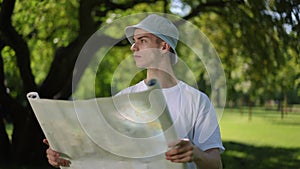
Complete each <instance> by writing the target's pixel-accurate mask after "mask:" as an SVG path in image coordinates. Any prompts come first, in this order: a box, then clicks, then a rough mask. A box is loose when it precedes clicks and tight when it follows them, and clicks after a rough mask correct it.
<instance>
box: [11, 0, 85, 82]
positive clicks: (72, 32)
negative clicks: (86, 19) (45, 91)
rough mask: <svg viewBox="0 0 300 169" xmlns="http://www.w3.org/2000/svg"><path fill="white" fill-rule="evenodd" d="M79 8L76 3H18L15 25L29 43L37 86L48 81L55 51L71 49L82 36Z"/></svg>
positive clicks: (72, 1)
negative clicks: (79, 31)
mask: <svg viewBox="0 0 300 169" xmlns="http://www.w3.org/2000/svg"><path fill="white" fill-rule="evenodd" d="M78 5H79V4H78V2H77V1H76V0H71V1H69V0H61V1H56V0H50V1H39V0H32V1H19V2H18V3H16V6H15V11H14V13H15V14H14V15H13V16H12V24H13V26H14V27H15V29H16V30H17V31H18V33H19V34H21V35H22V36H23V38H24V39H25V40H26V41H27V44H28V48H29V50H30V52H31V53H30V54H31V56H30V57H31V68H32V71H33V74H34V75H35V81H36V83H37V84H41V83H42V82H43V80H44V79H45V77H46V75H47V73H48V71H49V69H50V65H51V64H50V63H51V62H52V60H53V57H54V54H55V50H56V49H57V48H59V47H62V46H67V45H68V44H69V43H70V42H71V41H72V40H73V39H74V38H76V36H77V35H78V29H79V26H78V13H77V9H78Z"/></svg>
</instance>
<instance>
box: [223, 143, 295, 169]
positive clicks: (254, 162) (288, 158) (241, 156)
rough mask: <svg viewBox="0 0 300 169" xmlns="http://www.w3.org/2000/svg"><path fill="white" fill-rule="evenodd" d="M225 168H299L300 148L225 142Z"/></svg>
mask: <svg viewBox="0 0 300 169" xmlns="http://www.w3.org/2000/svg"><path fill="white" fill-rule="evenodd" d="M223 144H224V146H225V148H226V151H225V152H224V153H223V154H222V160H223V164H224V169H240V168H243V169H253V168H255V169H299V168H300V148H279V147H269V146H265V147H264V146H259V147H256V146H252V145H247V144H241V143H237V142H223Z"/></svg>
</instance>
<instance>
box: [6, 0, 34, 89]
mask: <svg viewBox="0 0 300 169" xmlns="http://www.w3.org/2000/svg"><path fill="white" fill-rule="evenodd" d="M14 6H15V0H12V1H11V0H4V1H3V3H2V8H1V11H0V34H1V41H2V42H3V44H4V45H7V46H10V47H11V48H12V49H13V50H14V51H15V53H16V57H17V65H18V68H19V71H20V75H21V78H22V81H23V85H24V91H25V92H26V93H27V92H30V91H33V90H36V88H37V87H36V84H35V81H34V76H33V74H32V72H31V68H30V58H29V49H28V46H27V43H26V42H25V41H24V39H23V38H22V36H21V35H19V34H18V32H17V31H16V30H15V29H14V27H13V26H12V24H11V15H12V13H13V9H14Z"/></svg>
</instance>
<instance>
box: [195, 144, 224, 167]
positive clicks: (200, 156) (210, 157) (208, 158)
mask: <svg viewBox="0 0 300 169" xmlns="http://www.w3.org/2000/svg"><path fill="white" fill-rule="evenodd" d="M193 161H194V162H195V163H196V165H197V167H198V168H200V169H222V168H223V167H222V161H221V157H220V153H219V150H218V149H216V148H215V149H209V150H207V151H202V150H200V149H199V148H197V151H196V153H195V156H194V159H193Z"/></svg>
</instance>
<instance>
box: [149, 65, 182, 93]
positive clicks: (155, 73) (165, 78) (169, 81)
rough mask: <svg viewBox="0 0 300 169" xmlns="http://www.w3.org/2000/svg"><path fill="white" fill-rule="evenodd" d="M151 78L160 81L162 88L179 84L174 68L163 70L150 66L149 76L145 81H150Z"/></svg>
mask: <svg viewBox="0 0 300 169" xmlns="http://www.w3.org/2000/svg"><path fill="white" fill-rule="evenodd" d="M151 79H156V80H158V81H159V83H160V86H161V88H170V87H173V86H175V85H176V84H177V82H178V80H177V79H176V77H175V74H174V72H173V69H172V68H170V69H167V70H161V69H153V68H150V69H148V70H147V78H146V79H145V82H146V83H147V82H149V80H151Z"/></svg>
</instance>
